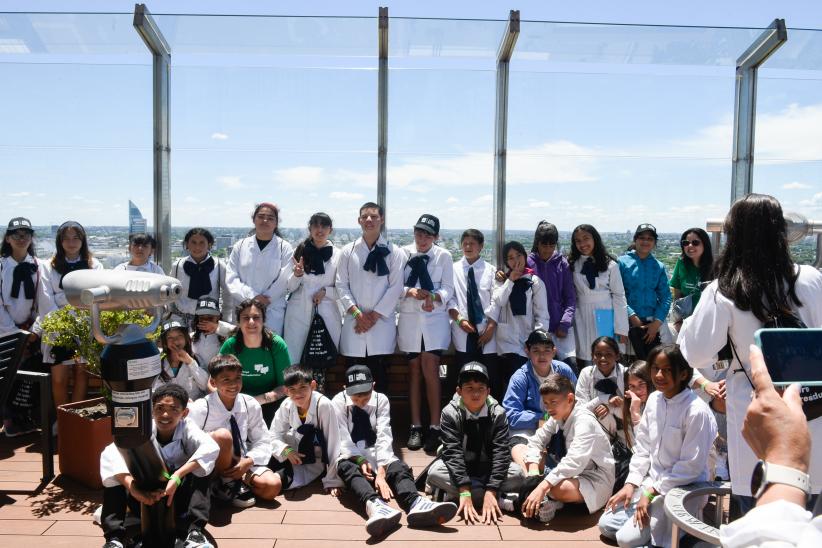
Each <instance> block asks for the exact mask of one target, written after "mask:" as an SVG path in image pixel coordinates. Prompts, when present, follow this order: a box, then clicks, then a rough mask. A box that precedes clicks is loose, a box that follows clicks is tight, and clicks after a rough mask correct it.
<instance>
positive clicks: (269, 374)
mask: <svg viewBox="0 0 822 548" xmlns="http://www.w3.org/2000/svg"><path fill="white" fill-rule="evenodd" d="M235 317H236V318H237V321H238V322H239V325H240V327H239V329H238V330H237V331H236V332H235V333H234V335H233V336H232V337H229V338H228V339H227V340H226V341H225V342H224V343H223V346H222V348H220V354H232V355H234V356H236V357H237V359H238V360H240V363H241V364H242V366H243V389H242V392H243V394H248V395H249V396H254V398H255V399H256V400H257V401H258V402H259V403H260V405H261V406H262V408H263V418H265V420H266V422H267V423H268V422H271V419H273V418H274V412H275V411H276V407H277V406H276V405H275V404H276V403H277V402H279V400H281V399H283V398H284V397H285V387H284V386H283V371H284V370H285V369H286V368H287V367H288V366H289V365H290V364H291V360H290V359H289V357H288V347H287V346H286V344H285V341H284V340H283V339H282V338H281V337H280V336H279V335H277V334H275V333H272V332H271V331H270V330H269V329H268V328H267V327H265V306H264V305H263V304H262V303H261V302H260V301H257V300H256V299H246V300H244V301H243V302H241V303H240V304H239V305H238V306H237V310H236V312H235Z"/></svg>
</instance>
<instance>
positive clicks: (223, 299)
mask: <svg viewBox="0 0 822 548" xmlns="http://www.w3.org/2000/svg"><path fill="white" fill-rule="evenodd" d="M269 245H270V244H269ZM208 257H212V256H211V254H210V253H209V254H208V255H207V256H206V258H205V259H203V260H207V259H208ZM212 258H213V259H214V270H212V271H211V273H210V274H209V276H208V278H209V280H211V293H209V294H208V296H209V297H212V298H214V299H217V302H219V303H220V311H221V312H222V315H223V319H224V320H231V319H232V317H233V314H234V309H233V306H234V304H235V303H234V302H233V301H232V300H231V292H230V291H229V289H228V284H227V283H226V278H227V276H226V274H227V272H226V271H227V267H226V261H225V259H220V258H218V257H212ZM186 262H191V263H194V260H193V259H192V258H191V256H190V255H186V256H185V257H180V258H179V259H177V260H176V261H174V264H173V265H172V266H171V273H170V275H171V276H172V277H174V278H177V279H178V280H179V281H180V286H181V287H182V289H183V290H182V292H180V298H178V299H177V300H176V301H174V304H173V305H171V313H172V314H175V313H182V314H188V315H193V314H194V311H195V310H196V309H197V299H196V298H194V299H192V298H190V297H189V296H188V286H189V284H190V283H191V277H190V276H189V275H188V274H186V271H185V267H184V266H183V265H184V263H186ZM195 264H196V263H195ZM202 296H203V295H200V297H202Z"/></svg>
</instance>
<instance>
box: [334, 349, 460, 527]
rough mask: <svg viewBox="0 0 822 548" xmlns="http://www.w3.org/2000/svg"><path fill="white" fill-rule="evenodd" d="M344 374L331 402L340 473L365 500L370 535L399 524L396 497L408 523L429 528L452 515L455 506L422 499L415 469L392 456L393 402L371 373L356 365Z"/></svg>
mask: <svg viewBox="0 0 822 548" xmlns="http://www.w3.org/2000/svg"><path fill="white" fill-rule="evenodd" d="M345 378H346V383H345V390H343V391H342V392H340V393H339V394H337V395H336V396H334V399H333V400H331V401H332V403H333V404H334V407H335V408H336V410H337V418H338V420H339V425H340V461H339V463H338V464H337V473H338V474H339V476H340V479H342V480H343V482H345V485H346V487H348V488H349V489H351V490H352V491H354V494H356V495H357V497H358V498H359V499H360V502H361V503H363V504H365V509H366V512H367V513H368V521H367V522H366V524H365V529H366V531H368V534H369V535H371V536H372V537H379V536H382V535H383V534H384V533H386V532H387V531H389V530H390V529H391V528H393V527H394V526H395V525H396V524H397V523H399V520H400V516H401V513H400V512H399V511H398V510H395V509H394V508H392V507H390V506H388V504H386V501H388V500H389V499H391V498H392V497H396V499H397V503H398V504H399V506H400V508H402V509H403V510H404V511H405V512H406V513H407V514H408V525H409V526H410V527H431V526H434V525H438V524H441V523H445V522H447V521H448V520H450V519H451V518H453V517H454V515H455V514H456V513H457V506H456V505H455V504H454V503H451V502H432V501H430V500H428V499H426V498H425V497H421V496H420V495H419V493H417V487H416V486H415V485H414V476H413V475H412V473H411V469H410V468H409V467H408V466H407V465H406V464H405V463H404V462H402V461H400V460H399V459H398V458H397V457H396V455H394V449H393V436H392V434H391V424H390V421H391V404H390V403H389V401H388V398H387V397H386V396H385V395H384V394H380V393H379V392H377V391H376V390H374V379H373V377H372V375H371V371H370V370H369V369H368V368H367V367H365V366H364V365H354V366H352V367H349V368H348V370H347V371H346V372H345ZM372 483H373V485H372Z"/></svg>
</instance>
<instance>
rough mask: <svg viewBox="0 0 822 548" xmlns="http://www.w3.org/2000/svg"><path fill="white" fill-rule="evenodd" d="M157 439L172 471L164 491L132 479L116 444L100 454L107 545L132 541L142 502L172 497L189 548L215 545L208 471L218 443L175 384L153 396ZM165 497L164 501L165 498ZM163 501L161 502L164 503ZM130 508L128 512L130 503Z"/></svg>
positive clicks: (181, 534) (169, 500)
mask: <svg viewBox="0 0 822 548" xmlns="http://www.w3.org/2000/svg"><path fill="white" fill-rule="evenodd" d="M151 403H152V413H151V414H152V416H153V417H154V424H153V426H152V429H153V435H154V439H155V440H156V441H157V446H158V448H159V450H160V454H161V456H162V457H163V461H164V462H165V464H166V467H167V468H168V472H170V473H171V475H170V476H169V477H168V483H167V485H166V488H165V489H164V490H157V491H146V490H144V489H140V488H139V487H137V485H135V484H134V477H133V476H132V475H131V474H130V473H129V470H128V467H127V466H126V462H125V460H124V459H123V456H122V455H121V454H120V450H119V449H117V447H116V446H115V445H114V444H113V443H112V444H110V445H109V446H108V447H106V448H105V449H104V450H103V453H102V455H100V476H101V477H102V479H103V510H102V516H101V525H102V526H103V533H104V535H105V538H106V543H105V545H104V547H103V548H123V546H126V545H128V539H127V538H126V528H127V527H131V526H132V525H134V526H137V525H139V523H140V503H142V504H146V505H148V506H151V505H153V504H168V505H171V503H172V500H173V502H174V510H175V514H176V516H175V518H176V525H177V535H178V537H179V538H181V539H185V545H186V546H187V547H191V548H194V547H200V548H211V546H212V545H211V543H210V542H208V540H207V539H206V537H205V535H204V534H203V528H204V527H205V526H206V524H207V523H208V513H209V510H210V506H211V505H210V503H209V497H208V488H209V478H208V475H209V474H210V473H211V471H212V470H213V469H214V462H215V459H216V458H217V453H218V452H219V447H217V444H216V443H215V442H214V440H213V439H211V436H209V435H207V434H205V433H204V432H203V431H202V430H200V428H198V427H197V425H196V424H195V423H194V421H192V420H191V419H190V418H186V417H187V415H188V413H189V410H188V409H186V406H187V405H188V393H186V391H185V389H184V388H183V387H181V386H179V385H176V384H166V385H164V386H161V387H159V388H158V389H157V390H155V391H154V394H152V396H151ZM166 497H167V500H165V501H162V499H163V498H166ZM161 501H162V502H161ZM127 507H128V509H130V510H131V514H130V516H128V517H126V508H127Z"/></svg>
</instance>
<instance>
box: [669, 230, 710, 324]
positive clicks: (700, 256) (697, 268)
mask: <svg viewBox="0 0 822 548" xmlns="http://www.w3.org/2000/svg"><path fill="white" fill-rule="evenodd" d="M679 240H680V241H679V247H680V248H681V249H682V256H681V257H680V258H679V259H677V261H676V265H675V266H674V273H673V274H672V275H671V281H670V284H669V285H670V286H671V288H672V289H673V292H674V299H683V298H687V297H689V296H690V300H691V303H690V306H689V307H686V309H689V310H690V312H692V311H693V310H694V309H695V308H696V303H698V302H699V295H700V293H701V291H700V289H699V287H700V285H699V284H701V283H702V282H707V281H710V280H712V279H713V276H712V275H711V271H712V270H713V267H714V254H713V250H712V248H711V240H710V238H708V233H707V232H705V231H704V230H702V229H701V228H689V229H688V230H686V231H685V232H683V233H682V237H681V238H680V239H679ZM686 309H683V311H686ZM688 316H690V313H687V314H683V315H681V319H680V320H679V321H678V322H676V324H675V325H676V329H677V331H679V329H680V327H681V326H682V320H683V319H685V318H687V317H688Z"/></svg>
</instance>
